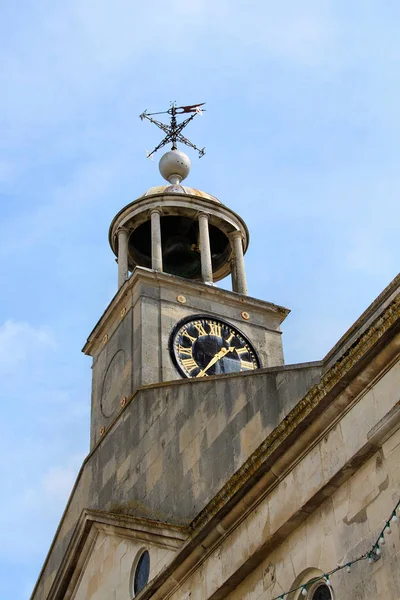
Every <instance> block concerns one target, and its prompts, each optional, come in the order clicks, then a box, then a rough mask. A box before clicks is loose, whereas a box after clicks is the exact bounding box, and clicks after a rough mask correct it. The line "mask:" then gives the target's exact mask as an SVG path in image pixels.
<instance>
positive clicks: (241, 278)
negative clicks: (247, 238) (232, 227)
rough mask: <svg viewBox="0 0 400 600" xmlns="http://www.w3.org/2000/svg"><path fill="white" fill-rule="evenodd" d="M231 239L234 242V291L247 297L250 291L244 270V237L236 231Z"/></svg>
mask: <svg viewBox="0 0 400 600" xmlns="http://www.w3.org/2000/svg"><path fill="white" fill-rule="evenodd" d="M230 237H231V240H232V246H233V255H234V261H235V266H234V270H233V271H234V275H233V284H234V286H235V287H234V289H233V291H234V292H238V293H239V294H243V295H244V296H247V295H248V291H247V281H246V270H245V268H244V256H243V235H242V233H241V232H240V231H234V232H233V233H232V234H231V236H230Z"/></svg>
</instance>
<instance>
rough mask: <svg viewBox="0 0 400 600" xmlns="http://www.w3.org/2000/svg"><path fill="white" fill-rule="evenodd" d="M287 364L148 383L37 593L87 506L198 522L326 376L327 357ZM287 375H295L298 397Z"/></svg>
mask: <svg viewBox="0 0 400 600" xmlns="http://www.w3.org/2000/svg"><path fill="white" fill-rule="evenodd" d="M282 369H283V371H282V370H280V369H279V368H274V369H271V370H269V369H264V370H260V371H257V372H254V373H249V374H246V375H232V376H225V377H219V378H218V377H215V378H211V377H210V378H209V379H208V380H207V381H205V380H202V381H200V380H197V381H193V380H181V381H179V382H175V383H174V382H171V383H170V384H164V385H158V386H149V387H147V388H143V389H141V390H139V391H138V392H137V394H136V396H135V397H134V398H133V399H132V401H131V402H129V403H128V405H127V406H126V407H125V408H124V409H120V414H119V416H118V417H117V418H116V420H115V421H114V424H113V425H112V426H111V427H110V429H109V430H108V431H107V433H106V434H105V435H104V437H103V438H102V439H101V440H100V442H99V443H98V445H97V447H96V448H95V449H94V451H93V452H92V453H91V454H90V455H89V457H88V458H87V460H86V461H85V464H84V466H83V469H82V471H81V473H80V475H79V477H78V481H77V484H76V487H75V489H74V491H73V494H72V497H71V500H70V503H69V505H68V507H67V510H66V513H65V516H64V518H63V521H62V524H61V530H60V531H59V533H58V534H57V536H56V542H55V546H54V548H53V550H52V551H51V553H50V557H49V562H48V563H47V565H46V567H45V569H46V573H45V576H44V577H43V578H42V581H41V586H42V585H43V586H44V587H43V588H42V587H41V588H40V589H39V590H38V591H37V593H36V595H35V596H34V598H35V599H38V598H42V597H43V598H45V597H46V593H47V591H48V589H49V585H50V584H51V581H52V579H53V578H54V576H55V573H56V570H57V568H58V565H59V564H60V561H61V559H62V557H63V555H64V553H65V550H66V547H67V544H68V542H69V541H70V539H71V535H72V532H73V530H74V526H75V524H76V522H77V519H78V517H79V516H80V514H81V512H82V510H83V509H85V508H95V509H102V510H110V511H112V512H120V513H124V514H129V515H133V516H143V517H150V518H153V519H158V520H161V521H166V522H168V521H170V522H175V523H183V524H186V523H189V522H190V521H191V520H192V519H194V517H195V516H196V515H197V514H198V513H199V512H200V511H201V510H202V509H203V508H204V507H205V506H206V504H207V503H208V502H209V501H210V500H211V499H212V498H213V496H215V494H216V493H217V492H218V491H219V490H220V489H221V487H222V486H223V485H224V484H225V483H226V482H227V481H228V479H229V478H230V477H231V476H232V475H233V474H234V473H235V471H236V470H237V469H238V468H239V467H240V466H241V465H242V464H243V462H244V461H245V460H246V459H247V458H248V457H249V454H250V453H251V452H252V451H253V450H254V449H255V447H256V445H255V444H256V443H261V441H262V439H263V438H265V436H266V435H267V433H268V432H270V431H271V430H272V429H273V428H275V427H276V426H277V425H278V423H279V422H280V420H281V419H282V418H283V416H284V415H286V414H288V413H289V412H290V410H291V408H293V407H294V406H295V404H296V403H297V402H298V400H299V398H301V397H302V396H304V394H305V393H306V392H307V390H308V388H309V387H310V386H311V384H312V383H313V382H316V381H317V380H318V377H319V374H320V365H319V364H316V365H313V364H310V365H306V366H304V367H301V366H297V365H295V366H293V367H292V368H289V367H282ZM278 376H280V377H281V378H282V377H284V378H285V380H286V381H287V382H290V380H291V378H292V377H293V378H294V379H295V380H296V386H295V387H296V395H295V394H292V396H291V397H290V398H289V397H288V396H287V395H286V394H285V393H282V392H283V387H282V385H281V386H280V387H279V388H278V386H277V385H276V379H277V377H278ZM247 425H248V426H249V429H246V426H247ZM255 433H257V438H254V435H255ZM41 594H43V595H42V596H41Z"/></svg>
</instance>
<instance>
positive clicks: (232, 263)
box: [229, 258, 237, 292]
mask: <svg viewBox="0 0 400 600" xmlns="http://www.w3.org/2000/svg"><path fill="white" fill-rule="evenodd" d="M229 264H230V266H231V280H232V290H233V291H234V292H235V291H236V289H237V277H236V263H235V259H234V258H232V259H231V260H230V261H229Z"/></svg>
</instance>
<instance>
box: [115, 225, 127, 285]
mask: <svg viewBox="0 0 400 600" xmlns="http://www.w3.org/2000/svg"><path fill="white" fill-rule="evenodd" d="M117 236H118V289H119V288H120V287H121V286H122V285H124V283H125V281H126V280H127V279H128V230H127V229H124V228H123V227H121V229H118V231H117Z"/></svg>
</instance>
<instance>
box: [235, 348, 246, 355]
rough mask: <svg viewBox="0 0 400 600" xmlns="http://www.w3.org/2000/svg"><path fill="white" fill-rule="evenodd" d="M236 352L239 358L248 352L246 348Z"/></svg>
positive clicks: (237, 349)
mask: <svg viewBox="0 0 400 600" xmlns="http://www.w3.org/2000/svg"><path fill="white" fill-rule="evenodd" d="M236 352H237V353H238V354H239V356H240V355H241V354H246V352H248V350H247V348H236Z"/></svg>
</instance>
